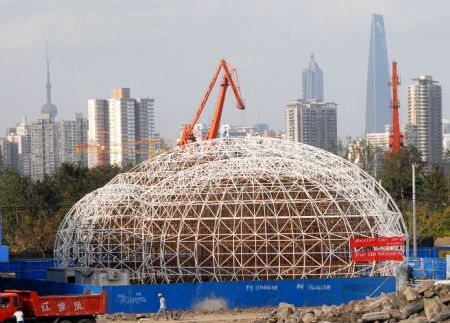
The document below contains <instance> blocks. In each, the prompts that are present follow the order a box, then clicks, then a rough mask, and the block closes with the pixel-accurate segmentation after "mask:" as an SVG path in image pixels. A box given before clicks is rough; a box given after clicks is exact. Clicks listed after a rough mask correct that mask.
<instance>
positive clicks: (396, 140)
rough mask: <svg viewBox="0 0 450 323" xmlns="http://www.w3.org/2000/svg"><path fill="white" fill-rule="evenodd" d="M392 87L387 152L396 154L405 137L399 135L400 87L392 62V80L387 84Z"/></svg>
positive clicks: (394, 64)
mask: <svg viewBox="0 0 450 323" xmlns="http://www.w3.org/2000/svg"><path fill="white" fill-rule="evenodd" d="M389 85H391V86H392V103H391V108H392V131H391V133H390V135H389V152H390V153H393V152H394V153H396V152H398V151H399V149H400V147H403V144H404V141H405V136H404V135H403V134H402V133H400V124H399V118H398V109H399V107H400V103H399V101H398V86H399V85H400V79H399V77H398V74H397V62H396V61H393V62H392V80H391V82H389Z"/></svg>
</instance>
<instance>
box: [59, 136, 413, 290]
mask: <svg viewBox="0 0 450 323" xmlns="http://www.w3.org/2000/svg"><path fill="white" fill-rule="evenodd" d="M405 232H406V229H405V223H404V221H403V218H402V215H401V213H400V212H399V210H398V208H397V206H396V205H395V204H394V202H393V201H392V199H391V197H390V196H389V195H388V194H387V193H386V191H385V190H384V189H383V188H382V187H381V186H380V185H379V184H378V183H377V182H376V181H375V180H374V179H373V178H372V177H371V176H369V175H368V174H366V173H365V172H364V171H362V170H361V169H359V168H358V167H357V166H355V165H353V164H351V163H349V162H347V161H345V160H344V159H342V158H340V157H338V156H335V155H333V154H331V153H328V152H326V151H324V150H321V149H318V148H314V147H311V146H308V145H304V144H300V143H294V142H289V141H284V140H277V139H267V138H259V137H249V138H239V139H238V138H228V139H217V140H212V141H205V142H200V143H193V144H189V145H186V146H183V147H179V148H176V149H174V150H173V151H172V152H171V153H168V154H164V155H159V156H157V157H155V158H153V159H152V160H150V161H147V162H144V163H142V164H140V165H139V166H137V167H135V168H134V169H132V170H131V171H129V172H127V173H123V174H120V175H118V176H116V177H115V178H114V179H113V180H112V181H111V182H110V183H108V184H107V185H105V186H104V187H102V188H100V189H98V190H96V191H94V192H92V193H90V194H87V195H86V196H85V197H84V198H82V199H81V200H80V201H79V202H77V203H76V204H75V205H74V206H73V208H72V209H71V210H70V211H69V212H68V214H67V215H66V217H65V218H64V221H63V223H62V224H61V227H60V229H59V231H58V235H57V239H56V243H55V256H56V257H57V259H58V260H59V265H60V266H61V267H66V266H73V265H76V266H80V267H94V268H125V269H129V270H130V272H131V276H132V281H133V282H134V283H157V282H171V283H172V282H192V281H225V280H265V279H292V278H319V277H353V276H359V275H389V274H393V272H394V267H395V263H394V262H391V261H384V262H377V263H368V264H354V263H352V262H351V259H350V253H349V251H350V249H349V240H350V238H354V237H376V236H399V235H400V236H405V235H406V233H405Z"/></svg>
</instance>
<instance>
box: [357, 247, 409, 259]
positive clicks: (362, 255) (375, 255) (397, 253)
mask: <svg viewBox="0 0 450 323" xmlns="http://www.w3.org/2000/svg"><path fill="white" fill-rule="evenodd" d="M385 260H394V261H403V251H402V250H371V251H352V261H353V262H371V261H385Z"/></svg>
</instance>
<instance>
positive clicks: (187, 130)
mask: <svg viewBox="0 0 450 323" xmlns="http://www.w3.org/2000/svg"><path fill="white" fill-rule="evenodd" d="M222 69H223V71H224V74H223V78H222V84H220V86H221V87H222V89H221V91H220V94H219V99H218V101H217V104H216V111H215V113H214V118H213V121H212V124H211V127H210V128H209V130H208V133H207V134H206V137H205V140H209V139H215V138H217V132H218V130H219V126H220V118H221V117H222V110H223V104H224V101H225V94H226V93H227V88H228V86H229V85H230V86H231V89H232V90H233V93H234V96H235V98H236V102H237V104H236V105H237V107H238V109H240V110H244V109H245V105H244V102H243V100H242V97H241V93H240V88H239V80H238V78H237V74H236V73H235V72H236V69H235V68H233V67H231V66H230V65H229V64H228V63H227V62H226V61H225V59H221V60H220V64H219V67H218V68H217V70H216V73H215V74H214V76H213V79H212V81H211V83H210V85H209V87H208V90H207V91H206V94H205V96H204V97H203V101H202V103H201V104H200V107H199V108H198V110H197V114H196V115H195V116H194V119H193V120H192V122H191V123H190V124H189V125H187V126H185V127H184V129H183V132H182V134H181V139H180V141H179V142H178V145H180V146H181V145H185V144H187V143H189V142H194V141H195V136H194V135H193V133H192V130H193V129H194V126H195V124H196V123H197V121H198V119H199V118H200V115H201V114H202V111H203V108H204V107H205V104H206V102H207V101H208V98H209V95H210V94H211V91H212V89H213V87H214V85H215V83H216V80H217V77H218V76H219V73H220V71H221V70H222ZM232 73H235V78H233V75H232Z"/></svg>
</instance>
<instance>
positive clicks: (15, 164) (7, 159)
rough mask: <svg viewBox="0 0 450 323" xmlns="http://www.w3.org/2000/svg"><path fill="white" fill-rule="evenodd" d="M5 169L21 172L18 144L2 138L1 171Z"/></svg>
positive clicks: (0, 152)
mask: <svg viewBox="0 0 450 323" xmlns="http://www.w3.org/2000/svg"><path fill="white" fill-rule="evenodd" d="M5 168H14V169H16V170H19V153H18V144H17V142H14V141H10V140H8V138H0V170H2V169H5Z"/></svg>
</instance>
